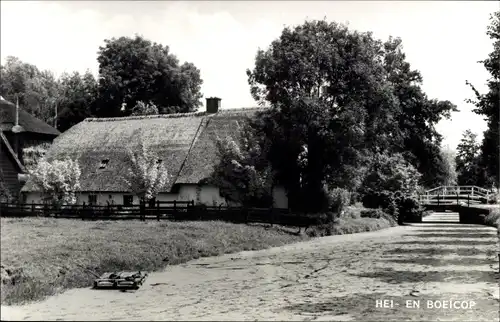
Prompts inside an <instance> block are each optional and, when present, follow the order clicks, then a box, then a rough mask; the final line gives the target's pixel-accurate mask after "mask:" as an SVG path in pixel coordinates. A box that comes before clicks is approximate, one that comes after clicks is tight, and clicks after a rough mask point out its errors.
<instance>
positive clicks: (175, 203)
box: [174, 200, 177, 219]
mask: <svg viewBox="0 0 500 322" xmlns="http://www.w3.org/2000/svg"><path fill="white" fill-rule="evenodd" d="M174 218H175V219H177V200H174Z"/></svg>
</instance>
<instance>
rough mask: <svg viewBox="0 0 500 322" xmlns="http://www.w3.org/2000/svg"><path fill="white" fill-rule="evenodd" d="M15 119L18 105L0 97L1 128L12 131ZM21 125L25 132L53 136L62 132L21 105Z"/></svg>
mask: <svg viewBox="0 0 500 322" xmlns="http://www.w3.org/2000/svg"><path fill="white" fill-rule="evenodd" d="M15 120H16V105H15V104H13V103H11V102H9V101H7V100H4V99H0V130H2V131H4V132H9V131H11V130H12V127H14V125H15ZM19 125H20V126H22V128H23V131H24V132H32V133H39V134H46V135H53V136H57V135H59V134H61V132H59V131H58V130H57V129H55V128H53V127H52V126H50V125H49V124H47V123H45V122H44V121H42V120H40V119H38V118H36V117H34V116H33V115H31V114H29V113H28V112H26V111H25V110H23V109H22V108H21V107H20V108H19Z"/></svg>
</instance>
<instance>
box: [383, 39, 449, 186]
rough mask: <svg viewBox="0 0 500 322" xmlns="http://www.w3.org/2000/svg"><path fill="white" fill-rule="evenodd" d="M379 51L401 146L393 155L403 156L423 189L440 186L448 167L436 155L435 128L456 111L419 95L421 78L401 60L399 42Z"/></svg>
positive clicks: (393, 41) (388, 43)
mask: <svg viewBox="0 0 500 322" xmlns="http://www.w3.org/2000/svg"><path fill="white" fill-rule="evenodd" d="M383 51H384V58H383V59H384V67H385V69H386V72H387V81H388V82H389V83H390V85H391V86H392V87H393V92H394V95H395V96H396V97H397V101H398V102H399V108H400V114H399V117H398V119H397V122H398V132H397V135H400V136H401V138H402V139H401V142H402V145H401V146H400V147H399V149H398V151H397V152H402V153H404V155H405V159H407V160H408V161H410V162H411V164H413V165H414V166H415V167H416V168H417V169H418V170H419V171H420V173H422V181H423V183H424V185H426V186H436V185H440V184H443V183H444V181H445V180H446V179H447V174H448V173H447V172H446V171H447V169H448V167H447V164H446V163H445V160H444V159H443V155H442V154H441V152H440V144H441V141H442V136H441V135H440V134H439V133H438V132H437V130H436V128H435V125H436V124H437V123H438V122H439V121H440V120H441V119H443V118H447V119H449V118H450V116H451V112H452V111H457V108H456V106H455V105H453V104H452V103H451V102H449V101H438V100H435V99H429V98H428V97H427V95H426V94H425V93H424V92H423V91H422V88H421V85H422V82H423V78H422V75H421V74H420V72H419V71H417V70H414V69H412V68H411V65H410V63H408V62H407V61H406V60H405V59H406V55H405V54H404V52H403V43H402V40H401V39H400V38H392V37H391V38H389V40H388V41H386V42H385V43H384V49H383Z"/></svg>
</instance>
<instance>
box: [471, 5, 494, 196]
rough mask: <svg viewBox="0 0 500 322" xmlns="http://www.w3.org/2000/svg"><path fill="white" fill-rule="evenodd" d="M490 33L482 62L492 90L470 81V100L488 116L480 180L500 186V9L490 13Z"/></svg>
mask: <svg viewBox="0 0 500 322" xmlns="http://www.w3.org/2000/svg"><path fill="white" fill-rule="evenodd" d="M487 35H488V36H489V37H490V39H491V40H492V41H493V51H492V52H491V53H490V54H489V56H488V58H486V59H485V60H483V61H481V63H482V64H483V65H484V67H485V68H486V70H487V71H488V72H489V73H490V75H491V77H490V79H489V80H488V82H487V84H488V89H489V91H488V92H487V93H485V94H481V93H479V91H478V90H477V89H476V88H475V87H474V86H473V85H472V84H470V83H469V82H467V84H469V85H470V86H471V88H472V90H473V91H474V94H475V96H476V99H475V100H468V102H470V103H473V104H474V105H475V106H476V109H475V110H474V111H475V112H476V113H477V114H479V115H483V116H484V117H485V119H486V120H487V129H486V131H485V132H484V138H483V141H482V143H481V148H480V157H479V166H480V167H482V168H484V169H485V171H486V173H485V175H483V176H482V177H481V178H480V184H487V185H495V186H498V185H499V182H500V171H499V166H500V165H499V164H500V158H499V154H500V142H499V137H500V133H499V127H500V119H499V114H500V11H497V12H495V13H494V14H492V15H491V18H490V25H489V26H488V30H487Z"/></svg>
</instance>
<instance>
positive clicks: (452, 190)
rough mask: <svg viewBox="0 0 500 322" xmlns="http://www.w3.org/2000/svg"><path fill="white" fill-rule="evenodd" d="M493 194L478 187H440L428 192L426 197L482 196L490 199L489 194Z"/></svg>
mask: <svg viewBox="0 0 500 322" xmlns="http://www.w3.org/2000/svg"><path fill="white" fill-rule="evenodd" d="M490 193H491V191H490V190H488V189H485V188H481V187H477V186H440V187H436V188H433V189H430V190H427V191H426V192H425V194H426V195H430V196H437V195H440V196H452V195H453V196H455V195H459V196H467V195H470V196H481V197H485V198H488V197H489V194H490Z"/></svg>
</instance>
